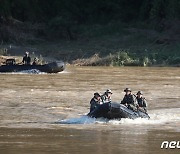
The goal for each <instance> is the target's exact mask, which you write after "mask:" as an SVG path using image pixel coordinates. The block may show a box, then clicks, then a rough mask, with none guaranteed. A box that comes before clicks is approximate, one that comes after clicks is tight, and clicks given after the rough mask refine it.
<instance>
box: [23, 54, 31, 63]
mask: <svg viewBox="0 0 180 154" xmlns="http://www.w3.org/2000/svg"><path fill="white" fill-rule="evenodd" d="M22 63H23V64H24V65H30V64H31V57H29V52H26V53H25V55H24V57H23V60H22Z"/></svg>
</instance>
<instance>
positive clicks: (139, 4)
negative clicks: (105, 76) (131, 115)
mask: <svg viewBox="0 0 180 154" xmlns="http://www.w3.org/2000/svg"><path fill="white" fill-rule="evenodd" d="M0 17H1V18H0V43H1V46H0V48H2V49H4V47H6V46H8V45H9V44H13V45H15V46H23V47H24V46H27V47H30V48H35V49H36V51H38V53H41V54H42V55H43V56H51V57H55V58H57V59H63V60H65V61H68V62H70V63H71V62H72V63H74V64H75V63H76V64H77V65H113V66H129V65H130V66H154V65H158V66H159V65H162V66H168V65H174V66H175V65H180V45H179V44H180V28H179V27H180V0H172V1H170V0H91V1H90V0H78V1H74V0H33V1H32V0H1V1H0ZM33 51H34V50H33ZM0 52H1V53H0V54H4V53H3V52H2V51H0ZM6 54H7V53H6Z"/></svg>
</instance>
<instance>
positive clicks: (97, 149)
mask: <svg viewBox="0 0 180 154" xmlns="http://www.w3.org/2000/svg"><path fill="white" fill-rule="evenodd" d="M126 87H129V88H131V89H132V91H133V93H134V94H136V92H137V91H138V90H142V91H143V93H144V97H145V98H146V99H147V101H148V113H149V115H150V117H151V118H150V120H147V119H136V120H131V119H121V120H110V121H109V120H106V119H103V118H100V119H94V118H89V117H87V116H86V114H87V113H88V112H89V106H90V104H89V101H90V99H91V98H92V97H93V93H94V92H99V93H101V94H103V93H104V91H105V90H106V89H111V90H112V92H113V95H112V100H113V101H114V102H120V101H121V100H122V98H123V96H124V92H123V90H124V88H126ZM163 141H180V69H179V68H177V67H167V68H166V67H148V68H142V67H72V66H71V67H70V66H69V67H67V68H66V70H65V71H64V72H61V73H58V74H45V73H40V72H36V73H34V72H33V73H30V72H20V73H0V152H1V153H2V154H4V153H6V154H8V153H12V154H19V153H31V154H32V153H38V154H39V153H42V154H44V153H62V154H64V153H77V154H79V153H85V154H91V153H98V154H106V153H107V154H116V153H118V154H120V153H134V154H136V153H138V154H146V153H147V154H151V153H155V154H156V153H158V154H164V153H165V154H166V153H180V149H178V148H176V149H169V148H168V149H165V148H164V149H161V143H162V142H163Z"/></svg>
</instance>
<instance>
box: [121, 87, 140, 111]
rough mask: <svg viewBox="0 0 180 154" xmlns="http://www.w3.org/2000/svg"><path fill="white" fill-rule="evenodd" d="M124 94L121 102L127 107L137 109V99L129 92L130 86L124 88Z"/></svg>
mask: <svg viewBox="0 0 180 154" xmlns="http://www.w3.org/2000/svg"><path fill="white" fill-rule="evenodd" d="M124 92H125V95H124V98H123V100H122V101H121V104H123V105H125V106H127V107H128V108H129V109H131V110H133V111H136V110H137V100H136V97H135V95H133V94H132V93H131V89H130V88H126V89H124Z"/></svg>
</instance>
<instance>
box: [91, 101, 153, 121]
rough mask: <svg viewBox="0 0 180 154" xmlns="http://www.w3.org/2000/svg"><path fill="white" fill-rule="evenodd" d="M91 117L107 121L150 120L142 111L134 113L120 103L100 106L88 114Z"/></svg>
mask: <svg viewBox="0 0 180 154" xmlns="http://www.w3.org/2000/svg"><path fill="white" fill-rule="evenodd" d="M88 116H89V117H92V118H101V117H103V118H107V119H121V118H129V119H136V118H147V119H150V117H149V115H148V114H147V113H145V112H142V111H140V110H137V111H133V110H131V109H129V108H127V107H126V106H125V105H122V104H120V103H114V102H111V103H104V104H102V105H100V106H98V107H97V108H96V109H95V110H93V111H92V112H90V113H88Z"/></svg>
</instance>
